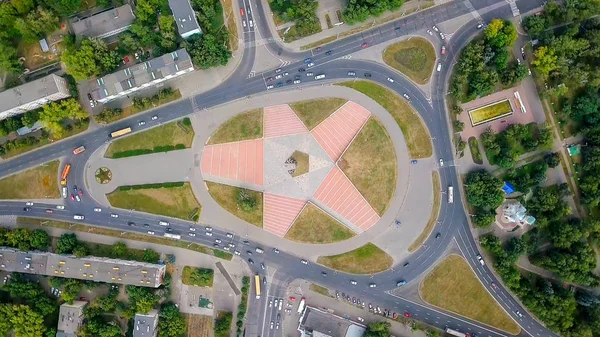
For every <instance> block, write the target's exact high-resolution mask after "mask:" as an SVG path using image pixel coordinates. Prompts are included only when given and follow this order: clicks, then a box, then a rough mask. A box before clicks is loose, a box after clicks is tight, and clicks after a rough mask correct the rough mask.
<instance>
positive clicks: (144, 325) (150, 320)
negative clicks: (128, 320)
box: [133, 310, 158, 337]
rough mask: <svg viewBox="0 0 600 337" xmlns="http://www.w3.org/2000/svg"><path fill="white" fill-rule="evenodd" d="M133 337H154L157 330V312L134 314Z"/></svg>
mask: <svg viewBox="0 0 600 337" xmlns="http://www.w3.org/2000/svg"><path fill="white" fill-rule="evenodd" d="M133 321H134V322H133V323H134V324H135V325H134V327H133V337H156V333H157V332H158V329H157V328H156V327H157V326H158V310H152V311H150V312H149V313H147V314H135V317H134V318H133Z"/></svg>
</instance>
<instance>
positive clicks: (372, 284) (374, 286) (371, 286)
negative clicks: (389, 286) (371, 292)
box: [369, 283, 377, 288]
mask: <svg viewBox="0 0 600 337" xmlns="http://www.w3.org/2000/svg"><path fill="white" fill-rule="evenodd" d="M376 287H377V284H375V283H370V284H369V288H376Z"/></svg>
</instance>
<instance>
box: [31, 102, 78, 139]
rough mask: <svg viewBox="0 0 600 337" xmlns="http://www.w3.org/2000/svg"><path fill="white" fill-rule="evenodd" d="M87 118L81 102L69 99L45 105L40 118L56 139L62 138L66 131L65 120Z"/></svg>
mask: <svg viewBox="0 0 600 337" xmlns="http://www.w3.org/2000/svg"><path fill="white" fill-rule="evenodd" d="M87 116H88V114H87V112H86V111H85V110H83V109H82V108H81V105H80V104H79V101H77V100H76V99H75V98H69V99H65V100H62V101H59V102H50V103H48V104H45V105H43V106H42V112H40V117H39V118H40V121H41V122H43V123H44V125H45V126H46V128H47V129H48V130H50V132H51V133H52V135H53V136H54V137H56V138H61V137H62V136H63V135H64V131H65V128H64V126H63V122H64V121H65V120H67V119H71V120H81V119H84V118H87Z"/></svg>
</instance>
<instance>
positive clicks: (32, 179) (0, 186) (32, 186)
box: [0, 160, 60, 199]
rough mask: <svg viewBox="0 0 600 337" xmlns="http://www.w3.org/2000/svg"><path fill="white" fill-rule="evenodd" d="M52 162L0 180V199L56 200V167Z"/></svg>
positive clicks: (58, 193) (58, 195)
mask: <svg viewBox="0 0 600 337" xmlns="http://www.w3.org/2000/svg"><path fill="white" fill-rule="evenodd" d="M59 164H60V162H59V161H58V160H54V161H51V162H48V163H45V164H42V165H39V166H38V167H35V168H32V169H29V170H27V171H23V172H20V173H17V174H14V175H12V176H9V177H6V178H3V179H0V199H46V198H48V199H56V198H60V191H59V190H58V182H57V179H58V166H59Z"/></svg>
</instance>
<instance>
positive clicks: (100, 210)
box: [94, 207, 102, 212]
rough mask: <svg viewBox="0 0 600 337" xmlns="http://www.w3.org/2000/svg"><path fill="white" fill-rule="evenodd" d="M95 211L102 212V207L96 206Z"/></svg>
mask: <svg viewBox="0 0 600 337" xmlns="http://www.w3.org/2000/svg"><path fill="white" fill-rule="evenodd" d="M94 212H102V208H98V207H96V208H94Z"/></svg>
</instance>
